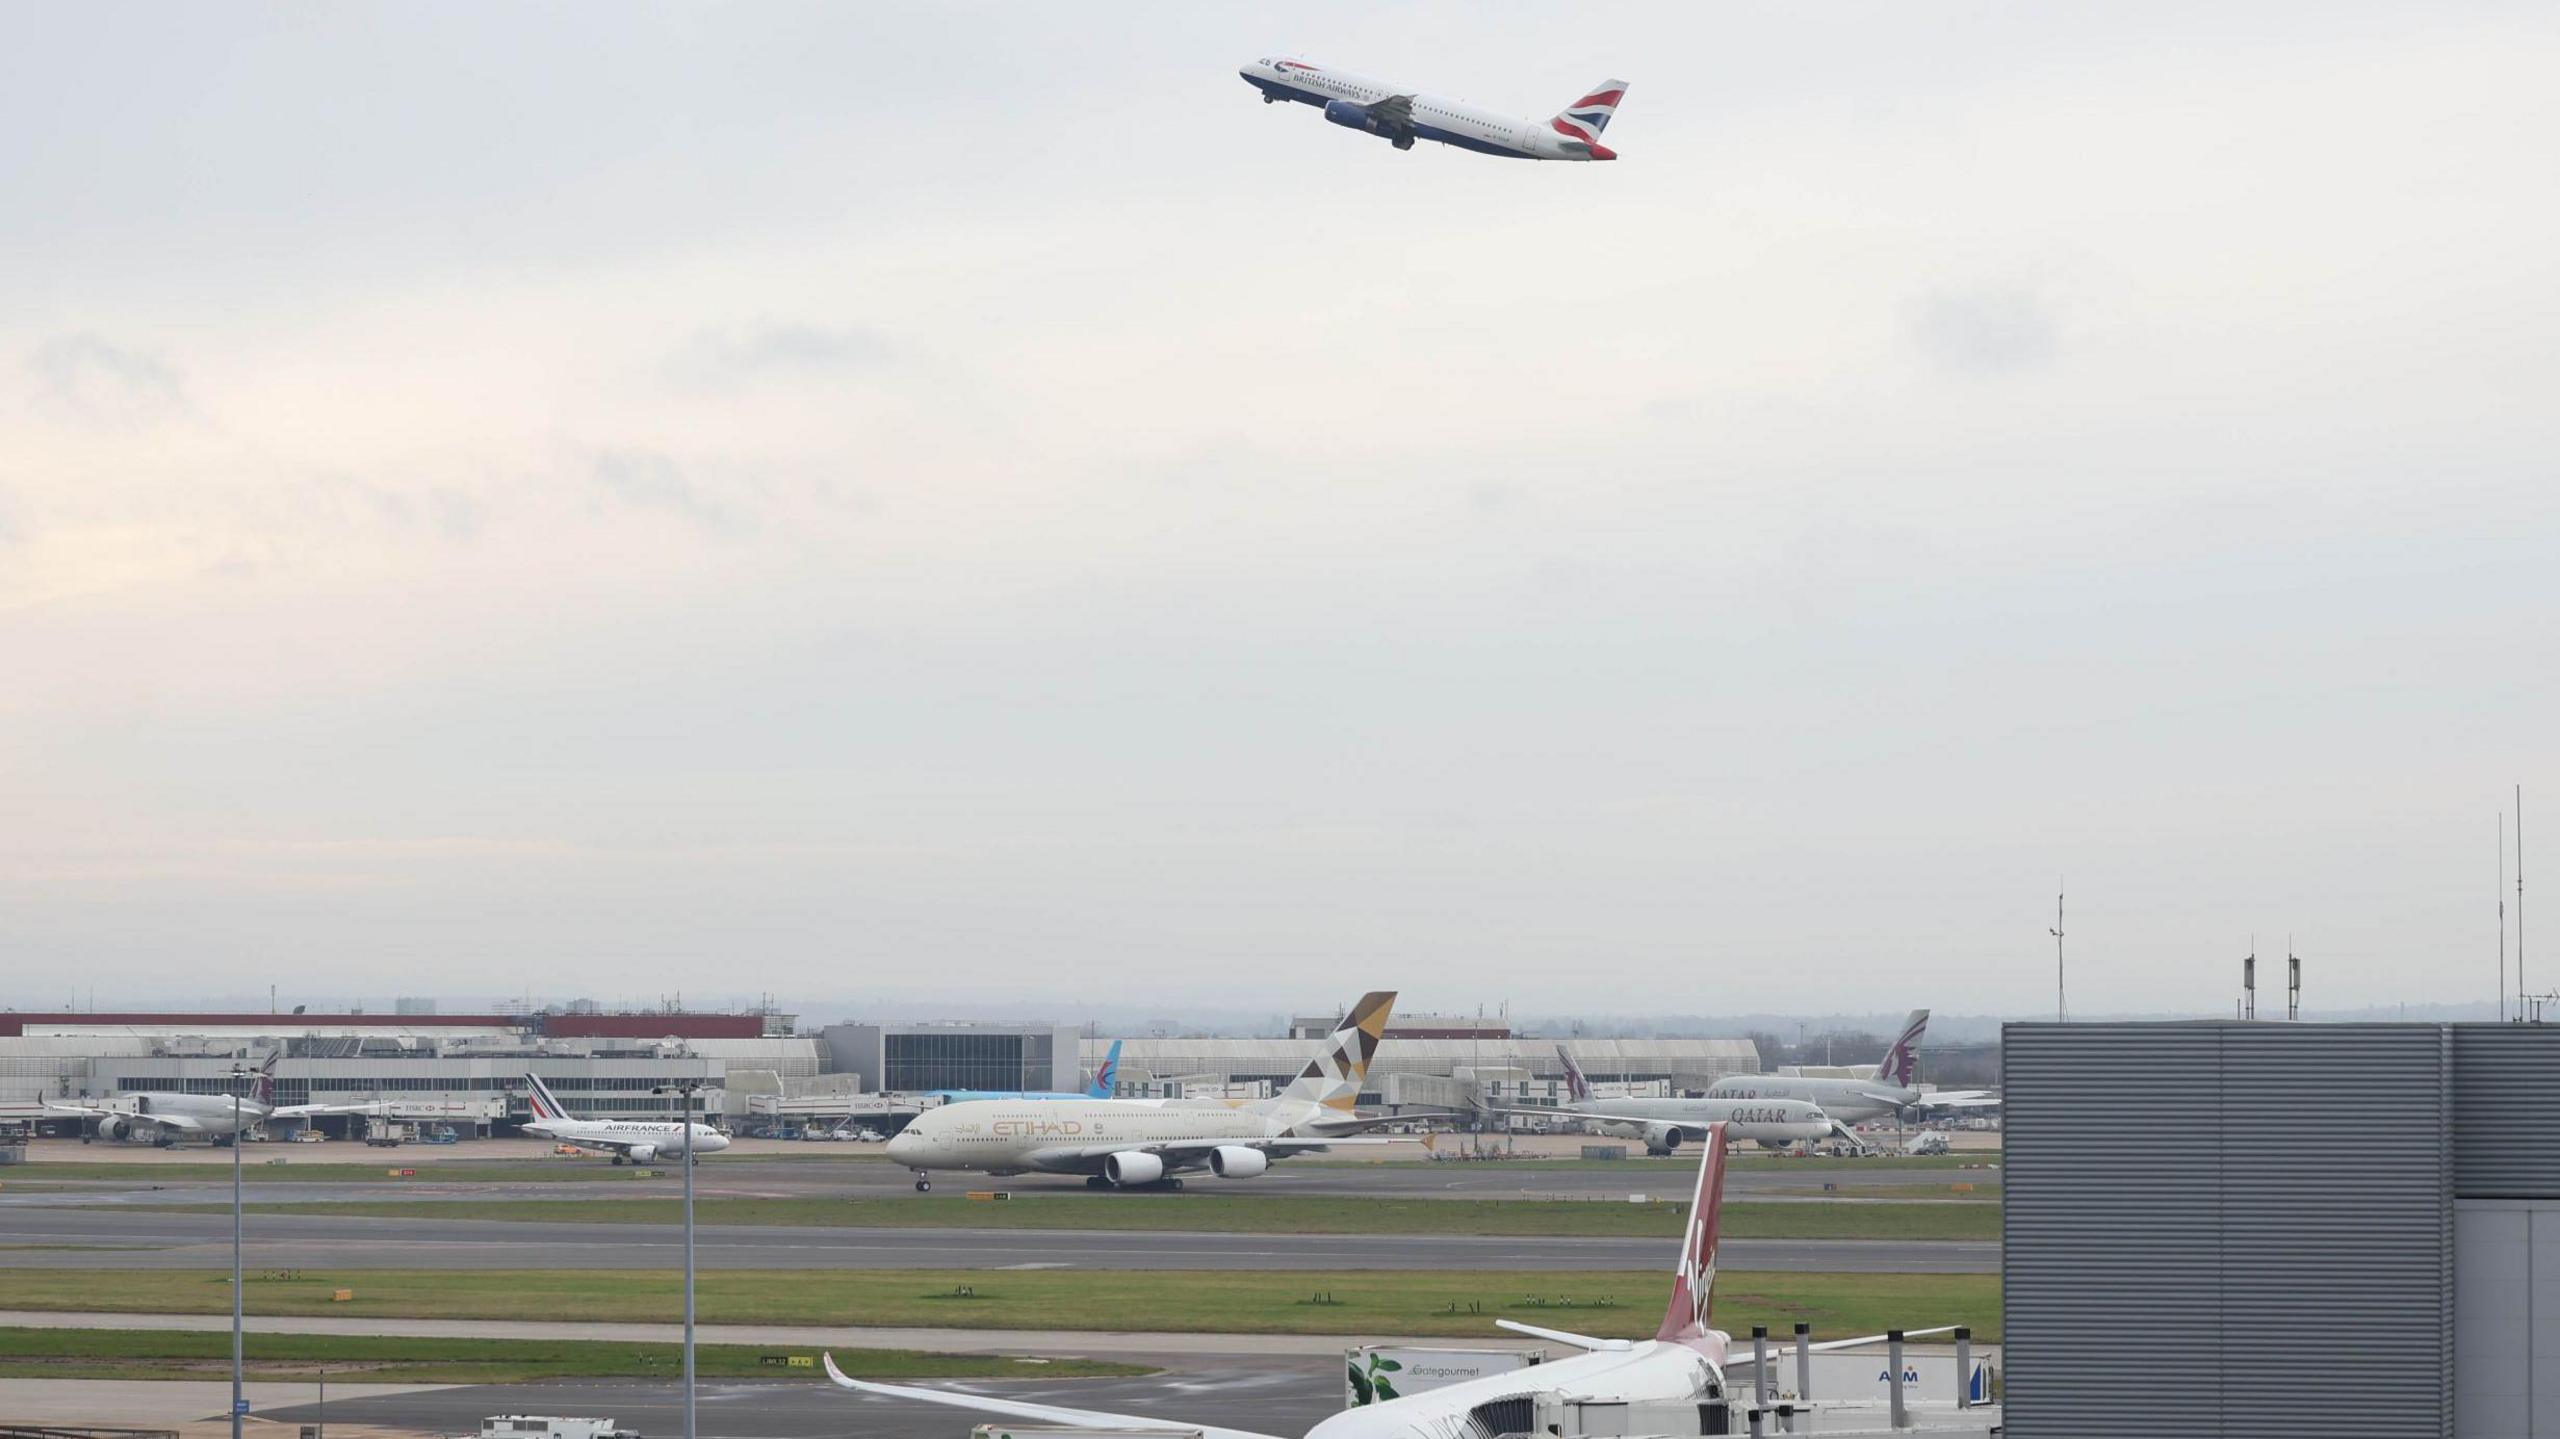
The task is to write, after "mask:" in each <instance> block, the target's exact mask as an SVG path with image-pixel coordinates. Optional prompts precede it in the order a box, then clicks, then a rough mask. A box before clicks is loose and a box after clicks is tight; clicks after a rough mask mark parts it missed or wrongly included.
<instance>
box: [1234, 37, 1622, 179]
mask: <svg viewBox="0 0 2560 1439" xmlns="http://www.w3.org/2000/svg"><path fill="white" fill-rule="evenodd" d="M1236 73H1237V74H1239V75H1242V76H1243V77H1244V81H1245V83H1246V84H1248V85H1251V86H1252V87H1253V88H1255V89H1256V90H1259V91H1261V92H1262V103H1264V104H1266V105H1276V104H1278V103H1280V102H1281V101H1283V100H1295V101H1297V102H1299V103H1300V104H1304V105H1313V106H1315V107H1316V108H1317V109H1319V110H1322V111H1323V112H1324V117H1325V118H1326V119H1328V120H1331V121H1332V122H1333V123H1335V124H1337V125H1343V126H1348V127H1349V128H1351V129H1354V130H1365V131H1367V132H1368V133H1370V134H1372V135H1376V136H1379V137H1381V138H1383V139H1386V140H1389V141H1392V142H1393V143H1394V145H1395V147H1396V148H1397V149H1399V150H1410V149H1412V148H1413V142H1414V141H1416V140H1437V141H1439V142H1440V143H1441V144H1443V145H1455V146H1457V147H1458V148H1459V149H1461V150H1477V151H1481V152H1483V153H1484V154H1487V155H1501V156H1505V157H1507V158H1509V159H1513V160H1615V159H1617V158H1618V152H1617V151H1615V150H1612V149H1610V148H1609V147H1608V146H1606V145H1603V144H1601V143H1600V132H1601V131H1603V130H1606V129H1608V128H1609V117H1610V116H1611V115H1614V114H1616V113H1617V112H1618V101H1619V100H1620V99H1621V98H1623V97H1624V96H1625V95H1626V93H1627V82H1626V81H1624V80H1603V81H1601V82H1600V83H1599V84H1597V85H1594V86H1592V87H1591V88H1590V89H1589V90H1587V91H1585V92H1583V96H1582V98H1581V99H1579V100H1576V101H1574V102H1573V103H1572V104H1570V105H1567V106H1565V107H1564V109H1562V110H1560V111H1558V112H1557V113H1556V115H1555V118H1553V119H1551V120H1533V119H1522V118H1520V117H1518V116H1513V115H1502V114H1497V113H1495V112H1493V111H1491V110H1479V109H1477V108H1476V107H1474V106H1473V105H1465V104H1461V103H1459V102H1458V101H1455V100H1444V99H1441V98H1440V97H1439V96H1437V95H1425V94H1423V93H1422V92H1421V91H1418V90H1407V89H1403V88H1401V87H1399V86H1395V85H1390V84H1388V83H1387V82H1385V81H1383V80H1372V79H1370V78H1368V77H1367V76H1365V75H1354V74H1352V73H1350V72H1349V71H1347V70H1333V69H1328V68H1326V67H1325V66H1322V65H1311V64H1309V63H1307V62H1306V61H1304V60H1295V59H1288V58H1285V57H1284V58H1281V59H1276V60H1256V61H1254V62H1253V63H1252V64H1250V65H1247V66H1244V67H1243V68H1241V69H1239V70H1238V71H1237V72H1236Z"/></svg>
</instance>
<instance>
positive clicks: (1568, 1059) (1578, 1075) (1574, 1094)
mask: <svg viewBox="0 0 2560 1439" xmlns="http://www.w3.org/2000/svg"><path fill="white" fill-rule="evenodd" d="M1556 1058H1558V1059H1561V1060H1563V1061H1564V1097H1565V1098H1566V1099H1568V1100H1571V1101H1572V1102H1574V1103H1576V1104H1580V1103H1582V1102H1583V1101H1584V1100H1587V1099H1589V1098H1590V1097H1591V1081H1590V1080H1588V1079H1585V1078H1583V1077H1582V1066H1581V1065H1579V1064H1576V1063H1574V1062H1573V1056H1572V1055H1571V1054H1569V1053H1567V1052H1566V1051H1565V1047H1564V1046H1563V1045H1561V1044H1559V1045H1557V1046H1556Z"/></svg>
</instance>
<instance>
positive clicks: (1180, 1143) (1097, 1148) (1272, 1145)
mask: <svg viewBox="0 0 2560 1439" xmlns="http://www.w3.org/2000/svg"><path fill="white" fill-rule="evenodd" d="M1419 1143H1421V1141H1420V1140H1418V1139H1407V1138H1395V1139H1372V1138H1361V1137H1357V1136H1353V1137H1346V1138H1341V1139H1328V1138H1326V1137H1324V1136H1323V1135H1320V1134H1286V1135H1268V1136H1265V1137H1263V1138H1259V1139H1253V1138H1246V1137H1242V1136H1238V1137H1235V1138H1229V1139H1158V1140H1145V1139H1133V1140H1130V1141H1128V1142H1127V1143H1125V1144H1071V1145H1060V1146H1058V1147H1057V1148H1055V1149H1041V1150H1035V1151H1033V1152H1032V1153H1030V1154H1027V1155H1025V1156H1023V1157H1024V1158H1025V1159H1028V1160H1029V1161H1030V1162H1031V1165H1032V1167H1033V1168H1036V1169H1046V1170H1049V1171H1051V1172H1052V1173H1059V1174H1066V1173H1089V1172H1090V1169H1089V1166H1098V1165H1100V1164H1101V1163H1102V1161H1104V1160H1106V1159H1109V1158H1110V1157H1111V1156H1112V1155H1115V1154H1154V1155H1160V1156H1162V1157H1163V1158H1165V1159H1167V1160H1173V1161H1182V1160H1192V1159H1195V1157H1197V1156H1205V1155H1206V1154H1208V1152H1209V1151H1210V1150H1212V1149H1229V1148H1233V1149H1259V1150H1263V1151H1266V1152H1267V1153H1269V1154H1270V1155H1271V1156H1272V1157H1274V1158H1277V1159H1285V1158H1287V1157H1289V1156H1290V1155H1293V1154H1302V1153H1304V1152H1306V1151H1308V1150H1311V1149H1332V1148H1336V1147H1338V1146H1341V1145H1351V1144H1360V1145H1366V1144H1419ZM1185 1427H1188V1426H1185Z"/></svg>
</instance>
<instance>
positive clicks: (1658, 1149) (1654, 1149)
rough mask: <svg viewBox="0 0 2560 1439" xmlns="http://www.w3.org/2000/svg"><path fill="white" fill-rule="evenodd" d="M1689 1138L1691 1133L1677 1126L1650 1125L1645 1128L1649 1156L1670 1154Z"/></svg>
mask: <svg viewBox="0 0 2560 1439" xmlns="http://www.w3.org/2000/svg"><path fill="white" fill-rule="evenodd" d="M1688 1137H1689V1131H1687V1130H1685V1129H1682V1128H1681V1127H1680V1126H1679V1125H1676V1124H1648V1125H1646V1126H1645V1127H1644V1147H1645V1152H1647V1153H1649V1154H1669V1153H1670V1152H1671V1151H1673V1150H1675V1149H1678V1148H1679V1147H1680V1145H1681V1143H1682V1141H1684V1140H1686V1139H1687V1138H1688Z"/></svg>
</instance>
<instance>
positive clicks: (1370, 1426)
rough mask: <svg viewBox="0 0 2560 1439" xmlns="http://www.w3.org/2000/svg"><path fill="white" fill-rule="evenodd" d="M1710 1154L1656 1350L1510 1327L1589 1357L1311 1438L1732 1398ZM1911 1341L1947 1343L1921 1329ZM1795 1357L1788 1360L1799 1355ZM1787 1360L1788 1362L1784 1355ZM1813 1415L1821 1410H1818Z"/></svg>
mask: <svg viewBox="0 0 2560 1439" xmlns="http://www.w3.org/2000/svg"><path fill="white" fill-rule="evenodd" d="M1705 1138H1706V1149H1705V1152H1704V1153H1703V1154H1702V1155H1701V1156H1700V1158H1699V1161H1698V1182H1697V1188H1696V1190H1695V1191H1694V1192H1693V1193H1692V1195H1691V1197H1690V1201H1689V1226H1688V1232H1687V1233H1686V1234H1684V1235H1683V1236H1682V1237H1681V1240H1680V1260H1679V1263H1678V1264H1677V1265H1675V1266H1674V1267H1673V1269H1672V1274H1671V1302H1670V1304H1669V1306H1668V1307H1666V1308H1665V1309H1664V1311H1663V1315H1662V1323H1661V1324H1660V1326H1658V1327H1657V1328H1656V1329H1655V1330H1654V1333H1653V1337H1652V1338H1651V1339H1642V1340H1632V1339H1596V1338H1593V1337H1591V1336H1590V1335H1587V1334H1571V1333H1567V1332H1565V1331H1563V1330H1558V1329H1541V1328H1537V1327H1536V1326H1534V1325H1528V1324H1519V1323H1515V1322H1513V1321H1511V1320H1508V1319H1501V1320H1496V1321H1495V1322H1496V1323H1498V1324H1500V1325H1501V1326H1502V1327H1503V1328H1505V1329H1509V1330H1511V1331H1513V1332H1514V1333H1519V1334H1526V1335H1530V1336H1532V1337H1535V1338H1539V1339H1544V1340H1547V1341H1549V1342H1551V1343H1556V1344H1565V1345H1570V1346H1572V1347H1573V1348H1576V1349H1580V1350H1582V1351H1583V1352H1582V1353H1581V1354H1578V1355H1576V1356H1574V1357H1573V1358H1570V1359H1559V1360H1556V1361H1554V1362H1553V1363H1548V1364H1534V1365H1531V1366H1529V1367H1528V1368H1525V1369H1514V1370H1510V1371H1507V1372H1505V1373H1501V1374H1494V1375H1488V1376H1486V1377H1485V1378H1482V1379H1470V1380H1467V1381H1465V1382H1464V1383H1460V1384H1452V1385H1449V1386H1448V1387H1446V1388H1443V1389H1433V1390H1429V1391H1426V1392H1424V1393H1420V1394H1411V1395H1406V1396H1404V1397H1403V1398H1399V1399H1389V1400H1386V1401H1384V1402H1382V1403H1377V1404H1369V1405H1364V1406H1362V1407H1361V1408H1358V1409H1349V1410H1345V1411H1344V1412H1342V1413H1340V1414H1336V1415H1333V1416H1331V1417H1330V1418H1327V1419H1325V1420H1323V1421H1322V1422H1320V1423H1318V1424H1317V1425H1316V1426H1315V1427H1314V1428H1313V1429H1310V1430H1308V1431H1307V1433H1306V1439H1467V1436H1471V1435H1472V1436H1484V1435H1492V1434H1521V1433H1531V1434H1534V1433H1538V1432H1541V1431H1540V1429H1539V1427H1538V1425H1539V1415H1538V1409H1539V1408H1540V1406H1541V1405H1553V1404H1557V1403H1560V1402H1563V1401H1565V1400H1567V1399H1573V1400H1579V1401H1581V1402H1582V1403H1585V1404H1591V1403H1603V1404H1648V1403H1676V1404H1688V1403H1705V1402H1713V1401H1717V1400H1721V1399H1723V1398H1725V1397H1726V1396H1727V1394H1728V1393H1729V1392H1730V1391H1729V1390H1728V1388H1727V1381H1726V1370H1727V1369H1728V1368H1729V1367H1732V1368H1739V1367H1747V1366H1748V1365H1750V1364H1751V1363H1752V1358H1751V1356H1750V1355H1748V1354H1743V1355H1737V1356H1732V1357H1730V1358H1729V1357H1728V1354H1729V1351H1730V1349H1731V1346H1732V1340H1731V1339H1730V1338H1729V1337H1728V1336H1726V1335H1725V1333H1724V1332H1723V1331H1721V1330H1719V1329H1716V1328H1714V1327H1713V1326H1712V1325H1710V1323H1709V1322H1708V1321H1709V1318H1710V1312H1709V1311H1710V1309H1711V1307H1712V1306H1713V1303H1714V1300H1715V1279H1716V1231H1717V1220H1718V1217H1719V1215H1720V1214H1721V1212H1722V1210H1723V1207H1724V1166H1725V1154H1724V1151H1725V1132H1724V1129H1723V1126H1721V1125H1709V1126H1708V1127H1707V1133H1706V1136H1705ZM1909 1332H1910V1333H1911V1334H1915V1335H1916V1334H1930V1333H1938V1332H1942V1331H1940V1330H1935V1329H1915V1330H1912V1331H1909ZM1884 1337H1885V1336H1884V1335H1881V1334H1868V1335H1862V1336H1860V1337H1858V1338H1855V1339H1835V1340H1831V1341H1828V1342H1826V1343H1822V1344H1816V1345H1813V1346H1811V1347H1812V1348H1814V1349H1816V1350H1829V1349H1846V1348H1850V1347H1852V1346H1856V1345H1862V1344H1873V1343H1875V1342H1876V1341H1877V1340H1879V1339H1882V1338H1884ZM1791 1352H1792V1350H1787V1351H1781V1353H1782V1354H1784V1353H1791ZM1772 1357H1773V1358H1774V1357H1777V1356H1772ZM826 1370H827V1377H828V1378H829V1379H831V1380H833V1381H835V1382H836V1383H837V1384H839V1385H841V1386H843V1387H844V1388H847V1389H852V1390H855V1391H858V1392H860V1393H864V1394H877V1395H881V1396H884V1397H886V1398H891V1399H907V1400H913V1401H916V1402H918V1403H924V1404H947V1405H950V1406H952V1407H954V1408H960V1409H975V1410H978V1411H980V1412H983V1413H988V1414H1000V1415H1005V1416H1008V1417H1010V1418H1014V1419H1027V1420H1030V1421H1032V1422H1034V1423H1039V1424H1055V1425H1062V1426H1065V1427H1068V1428H1075V1429H1161V1428H1165V1427H1167V1421H1166V1420H1164V1419H1162V1418H1160V1417H1157V1416H1152V1415H1149V1416H1139V1415H1132V1414H1110V1413H1104V1412H1101V1411H1099V1410H1093V1409H1068V1408H1063V1407H1060V1406H1057V1405H1051V1404H1030V1403H1023V1402H1020V1401H1017V1400H1011V1399H991V1398H988V1397H986V1396H983V1395H978V1394H969V1393H963V1392H960V1391H958V1390H951V1389H917V1388H910V1387H908V1386H905V1385H899V1384H873V1383H869V1382H867V1381H864V1380H860V1379H849V1378H846V1377H845V1374H844V1371H842V1370H840V1369H838V1368H836V1361H835V1356H834V1355H832V1354H830V1355H827V1356H826ZM1808 1407H1810V1406H1808ZM1173 1427H1178V1428H1181V1429H1186V1430H1189V1429H1197V1430H1198V1431H1199V1432H1200V1433H1201V1434H1202V1435H1204V1436H1206V1439H1274V1436H1270V1435H1263V1434H1257V1433H1254V1432H1253V1431H1251V1430H1247V1429H1224V1428H1217V1427H1213V1426H1209V1425H1193V1424H1188V1423H1185V1424H1180V1425H1176V1426H1173Z"/></svg>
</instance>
